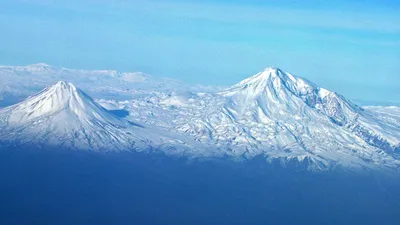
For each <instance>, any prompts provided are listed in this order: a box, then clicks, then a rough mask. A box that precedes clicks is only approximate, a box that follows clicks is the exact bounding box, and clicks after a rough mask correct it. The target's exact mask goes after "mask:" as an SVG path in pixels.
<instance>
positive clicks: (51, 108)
mask: <svg viewBox="0 0 400 225" xmlns="http://www.w3.org/2000/svg"><path fill="white" fill-rule="evenodd" d="M11 112H12V113H11V115H10V118H9V122H11V123H14V122H15V123H24V122H30V121H34V120H37V119H39V118H43V117H52V116H55V115H58V114H60V113H62V114H65V115H66V117H65V118H68V119H69V120H73V119H74V118H76V119H78V120H80V121H94V120H96V121H101V122H105V123H107V122H108V121H112V122H115V121H114V120H115V118H113V116H111V115H110V114H109V113H108V112H107V111H106V110H105V109H104V108H102V107H101V106H100V105H98V104H97V103H96V102H94V101H93V99H92V98H90V97H89V96H88V95H86V94H85V93H84V92H83V91H81V90H80V89H79V88H77V87H76V86H75V85H73V84H72V83H68V82H66V81H59V82H57V83H56V84H55V85H53V86H51V87H48V88H46V89H44V90H43V91H42V92H40V93H38V94H37V95H35V96H32V97H29V98H28V99H26V100H25V101H23V102H21V103H19V104H17V105H14V106H11Z"/></svg>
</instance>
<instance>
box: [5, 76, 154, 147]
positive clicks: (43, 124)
mask: <svg viewBox="0 0 400 225" xmlns="http://www.w3.org/2000/svg"><path fill="white" fill-rule="evenodd" d="M132 128H135V129H132ZM0 129H1V130H2V132H1V133H0V140H3V141H7V140H18V141H19V142H33V143H41V144H43V145H47V144H48V145H57V146H59V145H61V146H63V147H68V148H77V149H96V150H123V149H127V148H135V147H139V146H140V145H141V144H143V143H141V142H143V141H145V142H148V141H147V140H148V138H144V137H143V138H142V139H141V138H140V136H138V134H135V133H134V132H135V131H139V132H140V130H141V129H142V128H140V127H134V126H133V125H131V124H129V123H128V122H127V121H123V120H120V119H119V118H117V117H115V116H113V115H112V114H110V113H109V112H108V111H107V110H106V109H104V108H103V107H101V106H100V105H98V104H97V103H96V102H94V101H93V99H92V98H90V97H89V96H88V95H86V94H85V93H84V92H82V91H81V90H80V89H78V88H76V87H75V86H74V85H73V84H71V83H67V82H63V81H61V82H58V83H56V84H55V85H53V86H51V87H49V88H47V89H45V90H43V91H42V92H40V93H39V94H37V95H35V96H32V97H29V98H28V99H26V100H25V101H23V102H21V103H19V104H16V105H13V106H11V107H8V108H5V109H3V110H1V111H0ZM142 130H143V129H142Z"/></svg>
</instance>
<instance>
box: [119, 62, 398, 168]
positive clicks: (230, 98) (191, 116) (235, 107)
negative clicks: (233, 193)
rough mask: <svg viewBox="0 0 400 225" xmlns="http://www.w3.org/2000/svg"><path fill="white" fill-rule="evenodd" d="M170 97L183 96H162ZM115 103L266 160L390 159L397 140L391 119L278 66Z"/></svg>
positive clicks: (331, 163)
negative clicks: (183, 92) (224, 83)
mask: <svg viewBox="0 0 400 225" xmlns="http://www.w3.org/2000/svg"><path fill="white" fill-rule="evenodd" d="M170 99H173V100H177V99H184V100H180V101H179V103H181V104H177V103H176V102H174V104H169V105H165V104H163V103H165V102H168V100H170ZM120 107H123V108H126V109H127V110H129V111H131V114H132V116H135V117H137V118H140V120H141V121H145V123H149V124H159V125H162V126H163V127H166V128H167V129H169V130H177V131H179V132H181V133H185V134H188V135H190V136H193V137H194V138H195V139H196V140H197V141H198V142H201V143H212V145H214V146H216V148H218V150H216V152H224V154H226V155H230V156H233V157H240V158H253V157H255V156H258V155H263V156H265V157H266V158H267V160H268V161H270V162H278V163H281V164H284V165H286V164H297V165H302V166H304V165H305V166H306V167H307V168H308V169H311V170H326V169H329V168H333V167H335V166H344V167H346V168H351V167H358V168H364V167H375V166H376V165H382V166H388V167H391V168H397V166H398V161H397V159H395V156H394V154H392V153H393V152H396V151H397V149H398V146H399V143H400V137H399V134H400V132H399V128H400V125H399V123H398V122H396V121H392V122H388V121H387V120H385V118H384V117H382V116H380V117H378V116H377V115H376V113H374V112H372V111H369V110H367V109H364V108H361V107H359V106H357V105H355V104H353V103H352V102H350V101H348V100H346V99H345V98H344V97H343V96H342V95H340V94H338V93H335V92H332V91H329V90H327V89H324V88H321V87H318V86H316V85H315V84H313V83H312V82H310V81H307V80H306V79H302V78H299V77H296V76H294V75H292V74H290V73H286V72H284V71H282V70H280V69H278V68H267V69H265V70H264V71H262V72H260V73H258V74H256V75H254V76H252V77H250V78H247V79H245V80H243V81H241V82H239V83H238V84H236V85H234V86H232V87H230V88H227V89H225V90H223V91H221V92H216V93H197V94H194V95H193V94H192V95H189V96H187V97H186V98H183V97H182V96H181V97H180V98H177V97H176V96H173V95H169V96H165V97H163V98H161V99H154V98H144V99H142V100H137V99H136V100H132V101H131V102H123V103H121V104H120ZM133 109H134V110H133ZM149 111H151V112H152V113H151V114H148V113H146V112H149ZM366 131H368V132H366Z"/></svg>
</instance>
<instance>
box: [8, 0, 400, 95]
mask: <svg viewBox="0 0 400 225" xmlns="http://www.w3.org/2000/svg"><path fill="white" fill-rule="evenodd" d="M63 2H64V3H60V1H56V0H12V1H11V0H9V1H8V0H3V1H0V30H1V35H0V42H1V44H0V64H7V65H25V64H32V63H37V62H45V63H48V64H52V65H56V66H64V67H70V68H82V69H116V70H120V71H143V72H146V73H149V74H153V75H155V76H167V77H172V78H177V79H181V80H184V81H186V82H188V83H193V84H195V83H196V84H206V85H213V84H217V85H231V84H234V83H236V82H238V81H240V80H242V79H244V78H246V77H248V76H250V75H252V74H254V73H257V72H258V71H260V70H262V69H263V68H264V67H268V66H277V67H280V68H282V69H283V70H286V71H288V72H291V73H293V74H295V75H299V76H302V77H305V78H308V79H309V80H311V81H313V82H314V83H317V84H319V85H321V86H324V87H326V88H328V89H331V90H334V91H337V92H340V93H342V94H343V95H345V96H346V97H348V98H350V99H359V100H368V101H369V102H395V103H400V13H398V12H399V11H400V2H399V1H394V0H393V1H390V0H381V1H378V0H376V1H372V0H367V1H356V0H346V1H344V0H337V1H329V2H330V3H327V2H328V1H316V0H314V1H294V0H292V1H290V0H283V1H266V0H263V1H261V0H259V1H257V0H253V1H252V0H248V1H242V0H229V1H228V0H221V1H212V0H203V1H189V0H174V1H170V0H157V1H153V0H147V1H141V0H138V1H122V0H116V1H102V0H96V1H94V0H79V1H77V0H70V1H63Z"/></svg>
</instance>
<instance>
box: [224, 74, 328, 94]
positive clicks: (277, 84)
mask: <svg viewBox="0 0 400 225" xmlns="http://www.w3.org/2000/svg"><path fill="white" fill-rule="evenodd" d="M320 90H321V93H319V91H320ZM265 91H269V92H272V93H273V94H274V95H275V97H279V94H283V93H282V92H290V93H289V94H293V95H296V96H297V97H299V96H301V95H305V94H308V93H310V92H318V95H320V96H326V95H329V94H331V92H330V91H328V90H326V89H321V88H319V87H317V86H316V85H315V84H313V83H312V82H310V81H308V80H306V79H303V78H300V77H296V76H294V75H292V74H290V73H287V72H284V71H283V70H281V69H279V68H277V67H268V68H266V69H264V71H262V72H259V73H257V74H255V75H254V76H251V77H249V78H247V79H245V80H243V81H241V82H239V83H238V84H236V85H234V86H232V87H231V88H229V89H228V90H226V91H225V95H228V96H232V95H235V94H238V93H239V92H240V93H241V95H243V94H245V95H247V96H248V97H251V96H253V97H257V96H258V95H260V94H262V93H264V92H265Z"/></svg>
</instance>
